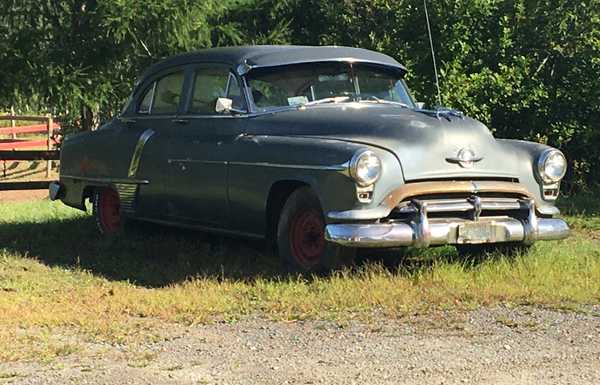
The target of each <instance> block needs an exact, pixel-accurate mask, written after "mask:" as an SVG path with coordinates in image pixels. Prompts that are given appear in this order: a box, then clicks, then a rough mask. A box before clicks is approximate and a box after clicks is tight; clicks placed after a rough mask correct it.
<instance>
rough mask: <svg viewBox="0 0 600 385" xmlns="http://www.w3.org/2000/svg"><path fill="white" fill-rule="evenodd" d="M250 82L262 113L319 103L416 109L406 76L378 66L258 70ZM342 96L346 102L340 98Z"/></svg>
mask: <svg viewBox="0 0 600 385" xmlns="http://www.w3.org/2000/svg"><path fill="white" fill-rule="evenodd" d="M246 80H247V84H248V87H249V88H250V91H251V93H252V98H253V99H254V104H255V106H256V108H257V110H259V111H267V110H270V109H275V108H281V107H294V106H300V105H305V104H307V103H308V104H309V105H310V104H311V102H315V101H325V102H336V103H337V102H340V101H372V102H390V103H397V104H399V105H404V106H408V107H411V108H414V106H415V105H414V102H413V100H412V97H411V96H410V93H409V92H408V89H407V87H406V84H405V83H404V80H403V79H402V73H401V72H399V71H397V70H395V69H386V68H383V67H381V66H375V65H368V64H356V63H354V64H351V63H305V64H293V65H286V66H277V67H268V68H257V69H254V70H252V71H250V73H249V74H248V75H247V78H246ZM341 96H346V98H339V97H341ZM332 98H335V99H332Z"/></svg>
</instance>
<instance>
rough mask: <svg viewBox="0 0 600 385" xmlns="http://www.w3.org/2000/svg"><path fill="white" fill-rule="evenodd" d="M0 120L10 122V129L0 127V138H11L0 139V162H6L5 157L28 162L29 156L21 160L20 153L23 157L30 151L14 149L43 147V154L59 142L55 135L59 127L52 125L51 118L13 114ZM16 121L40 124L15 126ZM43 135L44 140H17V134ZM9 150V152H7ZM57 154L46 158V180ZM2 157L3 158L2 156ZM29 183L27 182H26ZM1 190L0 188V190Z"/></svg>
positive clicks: (48, 116)
mask: <svg viewBox="0 0 600 385" xmlns="http://www.w3.org/2000/svg"><path fill="white" fill-rule="evenodd" d="M0 120H9V121H11V126H10V127H0V136H1V135H6V136H11V138H7V139H0V160H4V161H5V160H6V159H7V157H8V159H10V160H29V159H28V157H29V158H30V157H31V154H28V156H25V158H24V159H21V157H20V153H22V154H23V155H25V152H27V153H31V152H32V151H14V150H15V149H27V148H36V147H38V148H39V147H45V151H44V153H47V152H52V150H53V149H54V148H55V147H56V145H57V144H58V143H59V142H60V140H59V137H58V135H57V133H58V131H59V130H60V125H59V124H56V123H54V121H53V119H52V116H51V115H47V116H18V115H14V114H10V115H4V116H0ZM16 121H33V122H42V124H33V125H29V126H17V125H16V124H15V123H16ZM35 133H44V134H45V136H46V138H45V139H27V138H17V135H19V134H35ZM7 150H10V151H7ZM57 154H58V153H57V152H56V153H55V154H53V155H52V157H48V156H46V158H45V159H46V160H47V167H46V178H48V177H49V176H50V170H51V168H52V159H55V158H57ZM2 155H4V156H2ZM28 183H29V182H28ZM1 189H2V188H0V190H1Z"/></svg>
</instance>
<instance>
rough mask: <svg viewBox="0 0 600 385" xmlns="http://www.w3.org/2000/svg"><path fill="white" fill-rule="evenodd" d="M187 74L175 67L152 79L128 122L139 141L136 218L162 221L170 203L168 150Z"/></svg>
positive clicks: (134, 174)
mask: <svg viewBox="0 0 600 385" xmlns="http://www.w3.org/2000/svg"><path fill="white" fill-rule="evenodd" d="M184 79H185V70H184V68H182V67H175V68H171V69H168V70H166V71H163V72H161V73H159V74H157V75H156V76H154V77H152V78H151V79H149V81H148V82H147V83H148V84H147V85H146V86H145V88H144V91H142V93H141V94H140V95H141V96H140V98H139V100H138V102H137V104H136V106H135V113H134V114H133V115H131V116H129V117H128V118H127V119H125V123H126V124H127V126H128V127H127V131H128V132H129V134H131V135H134V136H135V137H136V140H135V143H136V144H135V147H134V148H133V151H132V154H131V160H130V162H129V169H128V177H129V178H132V179H136V180H140V181H147V182H148V183H142V184H140V187H139V192H138V199H137V205H136V206H137V209H136V215H137V216H139V217H143V218H149V219H162V218H165V217H166V215H167V208H168V202H169V193H170V192H169V189H168V183H169V177H168V173H169V169H168V163H167V148H168V142H169V137H170V133H171V131H172V127H173V124H174V122H173V121H174V120H175V119H176V118H177V113H178V112H179V111H180V110H181V107H182V105H183V97H182V95H183V85H184Z"/></svg>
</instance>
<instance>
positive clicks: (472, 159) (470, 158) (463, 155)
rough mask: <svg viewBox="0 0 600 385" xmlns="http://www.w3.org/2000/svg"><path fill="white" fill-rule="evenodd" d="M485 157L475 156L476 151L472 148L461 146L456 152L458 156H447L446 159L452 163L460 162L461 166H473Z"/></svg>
mask: <svg viewBox="0 0 600 385" xmlns="http://www.w3.org/2000/svg"><path fill="white" fill-rule="evenodd" d="M481 159H483V157H482V156H479V157H478V156H475V151H473V150H472V149H470V148H461V149H460V150H459V151H458V154H456V157H453V158H446V161H448V162H450V163H458V164H459V165H460V167H463V168H471V167H473V164H475V163H476V162H479V161H480V160H481Z"/></svg>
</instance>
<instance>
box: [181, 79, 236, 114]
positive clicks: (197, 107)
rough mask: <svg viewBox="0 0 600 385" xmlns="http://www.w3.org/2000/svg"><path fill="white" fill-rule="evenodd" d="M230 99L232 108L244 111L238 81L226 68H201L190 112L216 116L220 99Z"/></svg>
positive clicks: (196, 80) (195, 81) (195, 84)
mask: <svg viewBox="0 0 600 385" xmlns="http://www.w3.org/2000/svg"><path fill="white" fill-rule="evenodd" d="M225 97H227V98H230V99H232V100H233V103H232V106H233V107H234V108H237V109H242V107H243V105H244V103H243V101H242V100H243V99H242V94H241V90H240V87H239V85H238V82H237V79H236V77H235V76H233V75H232V74H231V73H230V72H229V69H227V68H225V67H214V68H200V69H198V70H197V71H196V75H195V77H194V90H193V94H192V101H191V104H190V108H189V112H190V113H193V114H200V115H215V114H216V112H215V106H216V103H217V99H218V98H225Z"/></svg>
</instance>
